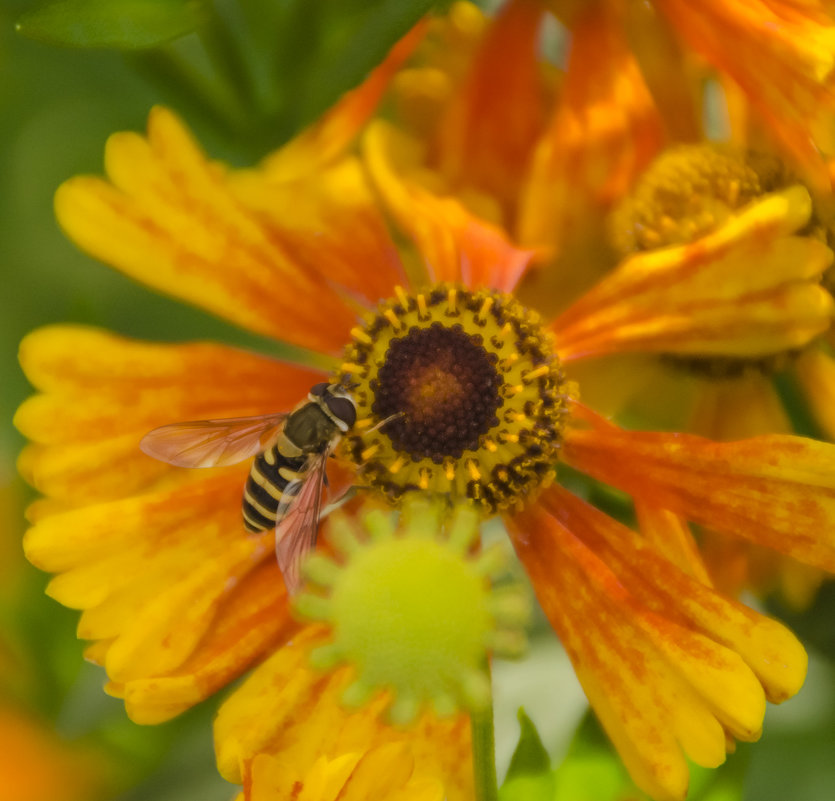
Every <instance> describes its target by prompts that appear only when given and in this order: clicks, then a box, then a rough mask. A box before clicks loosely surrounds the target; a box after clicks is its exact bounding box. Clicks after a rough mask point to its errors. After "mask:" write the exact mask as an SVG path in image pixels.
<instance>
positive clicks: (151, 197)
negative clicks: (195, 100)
mask: <svg viewBox="0 0 835 801" xmlns="http://www.w3.org/2000/svg"><path fill="white" fill-rule="evenodd" d="M105 166H106V170H107V174H108V176H109V178H110V181H111V182H112V183H110V182H108V181H105V180H102V179H100V178H94V177H78V178H73V179H70V180H69V181H67V182H66V183H65V184H63V185H62V186H61V187H60V188H59V189H58V192H57V193H56V197H55V209H56V215H57V217H58V221H59V223H60V224H61V226H62V227H63V228H64V230H65V231H66V233H67V234H68V236H69V237H70V238H71V239H72V240H73V241H74V242H75V243H76V244H77V245H78V246H79V247H81V248H82V249H83V250H85V251H86V252H88V253H89V254H90V255H92V256H94V257H95V258H98V259H100V260H101V261H104V262H105V263H107V264H110V265H112V266H114V267H116V268H117V269H119V270H121V271H123V272H125V273H127V274H128V275H130V276H131V277H133V278H136V279H137V280H140V281H143V282H145V283H147V284H149V285H150V286H152V287H154V288H156V289H159V290H162V291H164V292H166V293H168V294H171V295H174V296H175V297H179V298H182V299H184V300H187V301H189V302H192V303H195V304H197V305H198V306H201V307H203V308H206V309H208V310H209V311H212V312H214V313H215V314H218V315H219V316H221V317H224V318H226V319H229V320H231V321H232V322H235V323H238V324H239V325H241V326H243V327H245V328H248V329H250V330H252V331H256V332H258V333H262V334H267V335H270V336H273V337H276V338H278V339H286V340H288V341H292V342H294V343H295V344H299V345H303V346H306V347H310V348H314V349H318V350H321V351H323V352H333V351H336V350H337V349H338V348H339V347H340V346H341V345H342V344H343V343H344V342H345V340H346V338H347V333H348V330H349V329H350V327H351V325H353V322H354V314H353V312H352V311H351V309H350V308H349V307H348V306H347V305H346V304H345V302H344V301H343V299H342V298H341V297H340V296H339V295H338V293H337V292H336V291H335V290H334V289H332V288H330V287H329V286H327V285H325V284H324V283H323V281H322V278H321V276H320V275H318V274H311V273H310V272H309V271H306V270H304V269H303V268H302V267H300V266H299V265H298V264H296V263H295V262H294V261H293V260H292V259H291V258H290V256H289V255H288V253H287V250H286V248H285V246H284V245H283V243H281V242H276V241H275V240H274V239H273V238H272V236H271V233H270V231H269V230H267V229H266V228H265V227H264V225H263V224H262V223H261V222H260V221H259V220H258V219H257V215H255V214H254V213H253V211H252V210H251V209H248V208H246V207H245V206H244V205H243V204H242V203H241V202H240V201H239V200H238V199H237V198H235V197H234V195H233V194H232V193H231V192H230V191H229V189H228V187H227V186H226V175H225V171H224V169H223V167H221V166H220V165H219V164H217V163H213V162H209V161H208V160H207V159H206V157H205V155H204V154H203V153H202V152H201V150H200V149H199V147H198V145H197V144H196V143H195V142H194V140H193V139H192V138H191V135H190V134H189V133H188V132H187V131H186V129H185V128H184V127H183V125H182V123H181V122H180V121H179V120H178V119H177V118H176V117H175V116H174V115H173V114H172V113H171V112H170V111H167V110H166V109H163V108H155V109H153V110H152V112H151V115H150V117H149V119H148V136H147V138H144V137H142V136H139V135H138V134H135V133H121V134H114V135H113V136H111V137H110V139H109V140H108V143H107V150H106V157H105ZM314 301H315V302H314ZM323 321H326V324H323Z"/></svg>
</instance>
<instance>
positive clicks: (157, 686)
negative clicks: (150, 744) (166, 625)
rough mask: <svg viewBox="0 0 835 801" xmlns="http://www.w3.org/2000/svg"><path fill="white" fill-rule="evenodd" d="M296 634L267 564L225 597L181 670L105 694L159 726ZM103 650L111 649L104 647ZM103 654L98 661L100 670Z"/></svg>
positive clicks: (277, 577) (274, 569)
mask: <svg viewBox="0 0 835 801" xmlns="http://www.w3.org/2000/svg"><path fill="white" fill-rule="evenodd" d="M297 628H298V624H296V623H295V622H294V621H293V620H292V619H291V617H290V612H289V605H288V604H287V593H286V591H285V589H284V582H283V581H282V579H281V574H280V573H279V570H278V566H277V565H276V563H275V561H274V560H272V559H269V558H268V559H267V560H266V561H265V562H264V563H262V564H261V565H260V566H258V567H257V568H255V569H254V570H253V571H252V572H251V573H249V574H248V575H247V576H246V579H245V580H244V581H240V582H239V583H238V584H237V585H236V586H235V587H234V588H233V589H232V590H231V591H229V592H228V593H227V594H226V596H225V598H224V601H223V604H222V605H221V606H220V608H219V609H218V611H217V614H216V616H215V618H214V619H213V621H212V624H211V626H209V627H208V628H207V630H206V632H205V634H204V636H203V638H202V639H201V640H200V641H199V642H198V643H197V645H196V647H195V648H194V650H193V651H192V653H191V654H190V655H189V656H188V658H187V659H185V660H184V661H183V662H182V664H181V665H179V666H178V667H176V668H175V669H173V670H171V671H169V672H168V673H165V674H159V675H154V676H146V677H140V678H134V679H130V680H127V681H125V682H112V683H111V684H110V685H109V686H108V688H107V690H108V692H109V693H110V694H111V695H115V696H116V697H118V698H123V699H124V701H125V709H126V710H127V713H128V715H129V716H130V718H131V719H132V720H134V721H136V722H137V723H143V724H153V723H161V722H164V721H166V720H169V719H170V718H173V717H175V716H176V715H179V714H180V713H182V712H184V711H185V710H186V709H188V708H189V707H191V706H193V705H194V704H196V703H199V702H200V701H202V700H204V699H205V698H207V697H208V696H210V695H212V693H214V692H216V691H217V690H219V689H220V688H222V687H224V686H226V685H227V684H229V683H230V682H232V681H234V680H235V679H236V678H237V677H238V676H239V675H240V674H241V673H243V672H244V671H245V670H246V669H247V668H248V667H249V666H250V665H252V664H253V663H254V662H256V661H257V660H258V659H261V658H263V657H264V655H265V654H267V653H269V652H270V651H272V650H274V649H275V648H279V647H281V646H282V644H283V643H284V642H286V641H287V640H288V639H290V638H291V637H292V636H293V634H294V633H295V632H296V630H297ZM103 644H107V648H109V647H110V643H108V642H107V641H103ZM105 654H106V652H105ZM105 654H100V655H99V656H98V659H97V660H96V661H98V662H100V663H102V664H104V660H105V658H106V657H105ZM88 658H90V656H89V655H88Z"/></svg>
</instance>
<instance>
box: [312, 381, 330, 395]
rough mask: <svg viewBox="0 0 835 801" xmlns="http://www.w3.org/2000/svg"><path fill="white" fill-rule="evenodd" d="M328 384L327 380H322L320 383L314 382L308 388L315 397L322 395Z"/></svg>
mask: <svg viewBox="0 0 835 801" xmlns="http://www.w3.org/2000/svg"><path fill="white" fill-rule="evenodd" d="M329 386H330V384H329V383H328V382H327V381H322V383H321V384H314V385H313V386H312V387H311V388H310V394H311V395H315V396H316V397H317V398H321V397H322V395H324V394H325V392H326V390H327V388H328V387H329Z"/></svg>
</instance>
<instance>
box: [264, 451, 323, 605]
mask: <svg viewBox="0 0 835 801" xmlns="http://www.w3.org/2000/svg"><path fill="white" fill-rule="evenodd" d="M331 450H332V447H330V446H329V447H328V448H327V449H326V450H325V451H324V453H315V454H312V455H311V456H310V457H309V459H308V461H307V463H306V464H305V467H304V474H303V475H302V476H301V478H299V479H297V480H296V481H291V482H290V483H289V484H288V485H287V486H286V487H285V488H284V492H283V496H284V497H283V499H282V501H281V503H280V504H279V505H278V513H277V520H278V523H277V525H276V527H275V555H276V558H277V559H278V567H279V569H280V570H281V575H282V576H283V577H284V585H285V586H286V587H287V592H289V593H290V594H291V595H293V594H295V593H296V592H298V590H299V588H300V587H301V585H302V580H301V574H300V572H299V566H300V564H301V560H302V558H303V557H304V556H305V554H307V553H308V552H309V551H311V550H312V549H313V547H314V546H315V545H316V535H317V533H318V531H319V510H320V508H321V506H322V488H323V486H324V483H325V466H326V465H327V461H328V456H330V452H331Z"/></svg>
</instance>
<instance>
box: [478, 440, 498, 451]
mask: <svg viewBox="0 0 835 801" xmlns="http://www.w3.org/2000/svg"><path fill="white" fill-rule="evenodd" d="M481 444H482V445H484V447H485V448H487V450H488V451H490V452H491V453H495V452H496V447H497V446H496V443H495V442H493V440H492V439H490V438H489V437H485V438H484V439H483V440H482V441H481Z"/></svg>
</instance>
